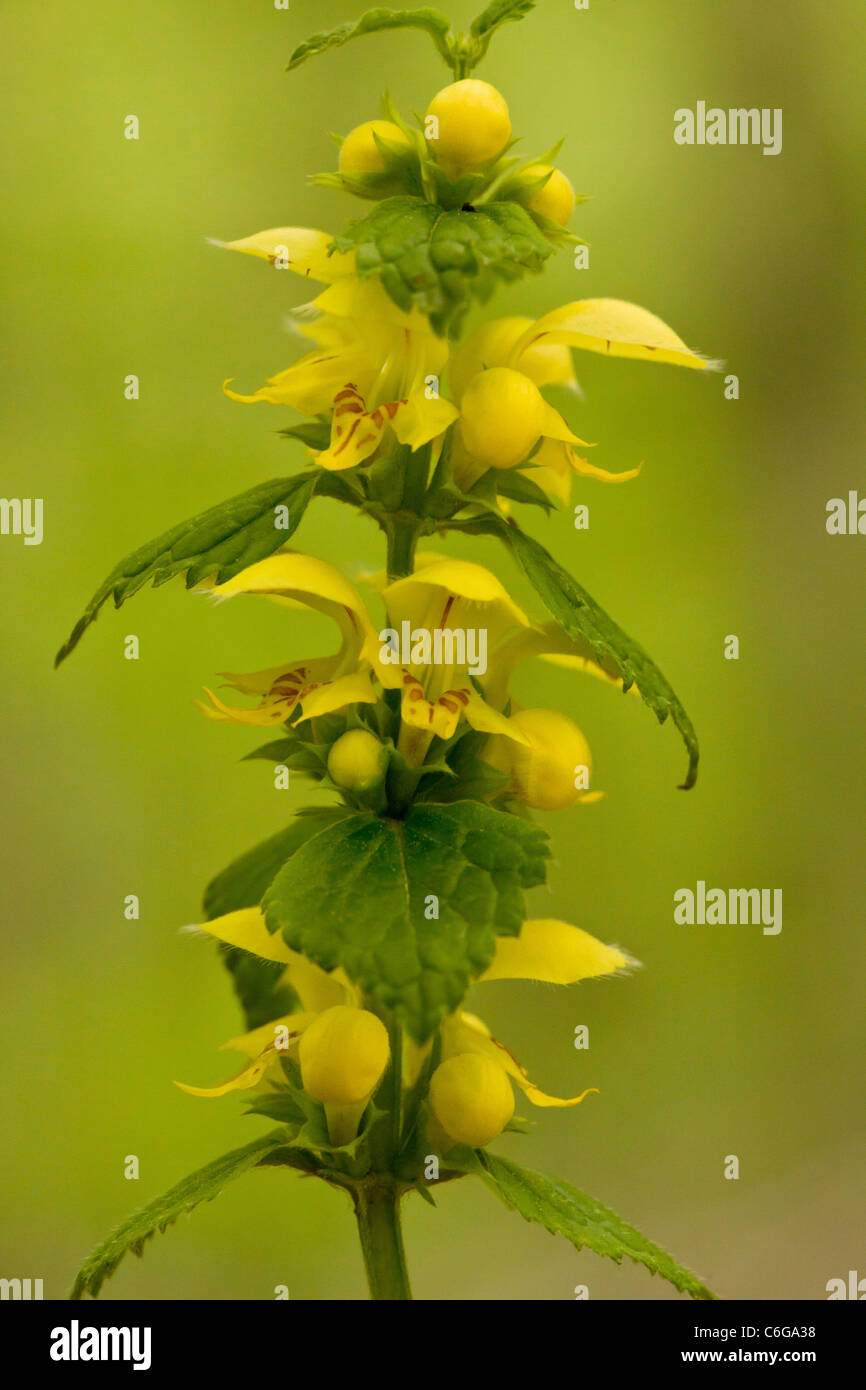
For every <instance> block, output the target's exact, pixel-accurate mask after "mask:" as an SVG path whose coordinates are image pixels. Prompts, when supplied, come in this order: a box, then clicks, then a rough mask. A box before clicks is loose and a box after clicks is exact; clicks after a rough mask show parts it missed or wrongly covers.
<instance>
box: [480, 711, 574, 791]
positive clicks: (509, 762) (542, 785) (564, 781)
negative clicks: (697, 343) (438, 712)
mask: <svg viewBox="0 0 866 1390" xmlns="http://www.w3.org/2000/svg"><path fill="white" fill-rule="evenodd" d="M509 723H511V724H513V725H514V727H515V728H516V729H519V731H520V732H521V733H522V734H524V735H525V736H526V738H528V739H529V743H528V745H527V744H523V743H516V742H515V741H514V740H513V739H510V738H507V737H506V736H505V735H504V734H496V735H495V737H493V738H492V739H490V741H489V742H488V743H487V745H486V747H485V749H484V755H483V756H484V761H485V762H487V763H490V764H491V766H492V767H495V768H498V769H499V771H500V772H504V773H506V774H507V775H508V776H510V777H511V790H512V792H513V793H514V795H515V796H516V797H517V799H518V801H522V802H523V803H524V805H526V806H531V807H532V808H533V810H535V811H562V810H564V809H565V807H566V806H572V805H573V804H574V802H575V801H581V800H583V799H585V798H586V799H587V800H590V799H592V800H594V799H595V797H594V796H591V797H586V790H587V785H588V782H589V774H590V771H591V768H592V757H591V754H590V751H589V744H588V743H587V741H586V739H585V738H584V736H583V734H582V733H581V731H580V729H579V728H578V727H577V725H576V724H573V723H572V721H571V720H570V719H569V718H568V717H567V716H566V715H564V714H560V713H559V711H558V710H552V709H523V710H519V711H518V713H517V714H513V715H512V716H511V718H510V720H509Z"/></svg>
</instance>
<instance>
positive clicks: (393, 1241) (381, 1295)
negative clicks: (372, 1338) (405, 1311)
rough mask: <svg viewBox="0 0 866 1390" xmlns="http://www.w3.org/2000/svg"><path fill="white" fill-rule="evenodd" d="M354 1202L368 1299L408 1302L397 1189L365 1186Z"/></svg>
mask: <svg viewBox="0 0 866 1390" xmlns="http://www.w3.org/2000/svg"><path fill="white" fill-rule="evenodd" d="M354 1198H355V1216H356V1217H357V1221H358V1235H359V1236H360V1239H361V1250H362V1251H363V1254H364V1267H365V1269H366V1271H367V1283H368V1284H369V1286H370V1297H371V1298H375V1299H400V1300H407V1299H411V1297H412V1290H411V1289H410V1287H409V1273H408V1270H407V1269H406V1253H405V1251H404V1249H403V1234H402V1231H401V1229H400V1197H399V1195H398V1192H397V1189H396V1188H395V1187H393V1186H392V1185H391V1184H390V1183H388V1184H387V1185H386V1184H384V1183H376V1182H372V1183H369V1185H368V1184H367V1183H364V1184H362V1185H361V1186H359V1187H358V1188H357V1189H356V1190H355V1194H354Z"/></svg>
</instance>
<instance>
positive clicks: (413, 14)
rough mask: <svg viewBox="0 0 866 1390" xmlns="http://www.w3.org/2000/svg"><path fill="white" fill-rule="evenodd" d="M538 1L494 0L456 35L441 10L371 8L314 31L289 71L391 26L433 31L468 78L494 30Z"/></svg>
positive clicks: (442, 51) (458, 70)
mask: <svg viewBox="0 0 866 1390" xmlns="http://www.w3.org/2000/svg"><path fill="white" fill-rule="evenodd" d="M535 3H536V0H492V3H491V4H489V5H488V6H487V8H486V9H485V10H484V11H483V12H482V13H481V14H480V15H478V17H477V18H476V19H474V20H473V21H472V24H471V26H470V29H469V34H468V35H464V34H455V33H454V32H453V30H452V29H451V25H450V23H449V21H448V20H447V19H446V17H445V15H443V14H441V13H440V11H439V10H433V9H429V8H426V7H425V8H424V9H419V10H386V9H382V8H377V9H374V10H368V11H367V13H366V14H363V15H362V16H361V18H360V19H358V20H356V21H355V22H354V23H351V22H350V23H348V24H340V25H338V27H337V28H336V29H328V30H324V31H322V32H321V33H318V34H313V35H312V37H311V38H309V39H305V40H304V42H303V43H302V44H299V45H298V47H297V48H296V49H295V51H294V52H293V53H292V56H291V58H290V59H289V63H288V67H287V69H286V70H287V71H288V72H292V71H293V70H294V69H295V68H298V67H300V66H301V64H302V63H305V62H306V61H307V59H308V58H315V57H318V55H319V54H320V53H327V52H329V51H330V49H332V48H342V47H343V45H344V44H347V43H349V42H351V40H352V39H359V38H363V36H364V35H365V34H376V33H381V32H383V31H384V30H388V29H420V30H422V31H423V32H424V33H427V34H429V36H430V38H431V39H432V40H433V43H434V44H435V46H436V51H437V52H438V53H439V55H440V57H441V58H442V59H444V61H445V62H446V63H447V64H448V66H449V67H450V68H451V69H452V70H453V72H454V74H455V76H457V77H465V76H466V74H467V73H468V72H471V71H472V69H473V68H474V67H475V66H476V65H477V64H478V63H479V62H480V61H481V59H482V58H483V57H484V55H485V53H486V52H487V49H488V47H489V45H490V40H491V39H492V37H493V35H494V33H495V32H496V30H497V29H499V28H500V27H501V26H502V25H503V24H508V23H510V22H512V21H514V20H519V19H523V18H524V16H525V15H527V14H529V12H530V10H532V9H534V8H535Z"/></svg>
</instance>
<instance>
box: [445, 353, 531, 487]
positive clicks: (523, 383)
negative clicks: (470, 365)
mask: <svg viewBox="0 0 866 1390" xmlns="http://www.w3.org/2000/svg"><path fill="white" fill-rule="evenodd" d="M543 424H544V399H543V397H542V395H541V392H540V391H539V389H538V387H537V386H536V385H535V382H533V381H530V379H529V377H528V376H526V375H524V373H523V372H515V371H514V370H513V369H512V368H511V367H491V368H490V370H489V371H486V372H479V373H478V374H477V376H474V377H473V378H472V380H471V381H470V383H469V385H468V386H467V388H466V391H465V393H464V395H463V400H462V402H461V405H460V429H461V432H462V435H463V443H464V444H465V445H466V449H467V451H468V452H469V453H470V454H471V455H472V457H473V458H475V459H477V460H478V462H479V463H483V464H484V465H485V467H487V468H516V467H517V465H518V464H520V463H523V462H524V460H525V459H526V458H527V457H528V456H529V455H530V454H531V453H532V450H533V449H534V448H535V446H536V444H537V443H538V440H539V437H540V435H541V430H542V426H543Z"/></svg>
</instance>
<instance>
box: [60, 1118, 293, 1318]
mask: <svg viewBox="0 0 866 1390" xmlns="http://www.w3.org/2000/svg"><path fill="white" fill-rule="evenodd" d="M293 1138H294V1134H293V1131H292V1130H291V1129H288V1128H286V1129H275V1130H272V1131H271V1132H270V1133H269V1134H265V1135H263V1136H262V1137H261V1138H259V1139H254V1140H253V1142H252V1143H251V1144H245V1145H244V1147H243V1148H241V1149H232V1151H231V1153H227V1154H223V1156H222V1158H217V1159H215V1160H214V1162H213V1163H208V1164H207V1165H206V1166H205V1167H204V1168H199V1170H198V1171H197V1172H195V1173H191V1174H190V1176H189V1177H187V1178H184V1179H183V1181H182V1182H179V1183H178V1184H177V1185H176V1186H175V1187H172V1188H171V1189H170V1191H168V1192H166V1193H164V1194H163V1196H161V1197H157V1198H156V1199H155V1200H154V1201H153V1202H149V1203H148V1205H147V1206H146V1207H142V1208H141V1210H140V1211H137V1212H135V1213H134V1215H133V1216H131V1217H130V1218H129V1220H128V1221H124V1222H123V1223H122V1225H120V1226H118V1227H117V1228H116V1230H114V1231H112V1233H111V1235H110V1236H109V1237H108V1239H107V1240H105V1241H103V1243H102V1245H100V1246H97V1248H96V1250H94V1252H93V1254H92V1255H91V1256H89V1258H88V1259H87V1260H85V1262H84V1264H83V1265H82V1267H81V1270H80V1271H79V1274H78V1277H77V1278H76V1280H75V1284H74V1285H73V1288H72V1293H71V1295H70V1297H71V1298H73V1299H79V1298H83V1297H84V1295H85V1294H87V1293H89V1294H92V1296H93V1297H94V1298H95V1297H96V1296H97V1294H98V1293H99V1290H100V1289H101V1288H102V1285H103V1284H104V1283H105V1281H106V1279H109V1278H110V1277H111V1275H112V1274H113V1273H114V1271H115V1270H116V1269H117V1266H118V1265H119V1264H120V1262H121V1260H122V1259H123V1257H124V1255H126V1254H127V1253H128V1252H129V1251H130V1250H131V1251H132V1252H133V1254H135V1255H141V1254H142V1252H143V1250H144V1246H145V1243H146V1242H147V1241H148V1240H150V1238H151V1237H152V1236H155V1235H156V1233H157V1232H158V1231H159V1232H160V1233H161V1232H163V1231H165V1230H166V1229H167V1227H169V1226H171V1225H172V1223H173V1222H175V1221H177V1219H178V1217H179V1216H183V1215H184V1214H185V1213H186V1212H189V1211H192V1209H193V1207H197V1206H198V1204H199V1202H210V1201H212V1200H213V1198H214V1197H217V1196H219V1194H220V1192H222V1190H223V1188H224V1187H225V1186H226V1184H227V1183H229V1182H232V1181H233V1180H234V1179H235V1178H239V1177H240V1176H241V1174H242V1173H246V1172H247V1171H248V1170H249V1169H250V1168H255V1167H256V1165H257V1164H259V1163H261V1162H262V1160H263V1159H264V1158H266V1157H273V1155H274V1153H275V1152H276V1150H278V1149H285V1148H286V1146H287V1145H288V1144H289V1143H290V1142H291V1140H292V1139H293Z"/></svg>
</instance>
